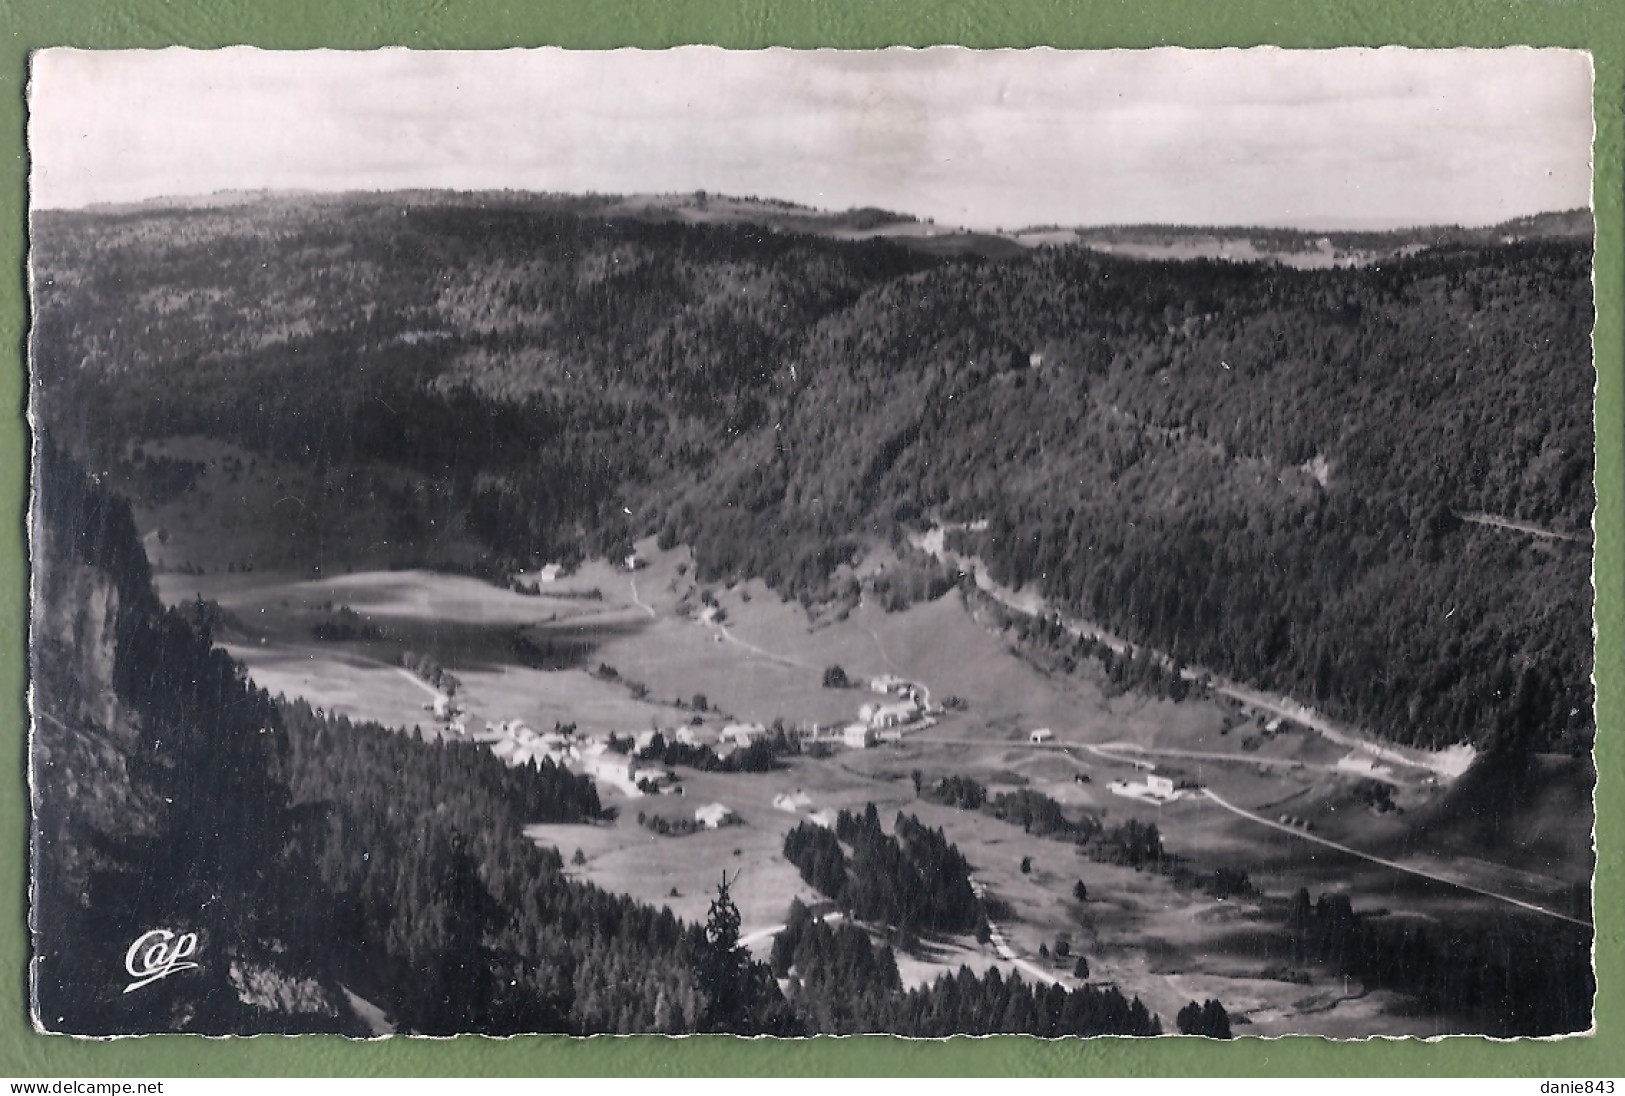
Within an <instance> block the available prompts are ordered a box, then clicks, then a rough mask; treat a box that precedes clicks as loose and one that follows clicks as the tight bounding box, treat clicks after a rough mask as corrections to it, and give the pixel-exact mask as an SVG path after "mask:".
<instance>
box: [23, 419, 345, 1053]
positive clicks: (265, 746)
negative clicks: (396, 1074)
mask: <svg viewBox="0 0 1625 1096" xmlns="http://www.w3.org/2000/svg"><path fill="white" fill-rule="evenodd" d="M33 519H34V520H33V526H32V529H31V544H32V558H33V589H32V595H33V603H32V625H31V631H30V641H31V649H30V658H31V662H30V664H31V670H32V675H33V683H32V689H31V695H30V705H31V709H32V714H33V729H32V735H31V738H30V757H29V762H30V779H31V791H32V803H33V808H34V830H33V835H32V837H33V840H32V864H33V889H32V903H31V908H30V921H31V927H32V929H33V940H34V956H33V961H32V964H31V981H32V990H33V1006H34V1018H35V1022H36V1024H37V1025H38V1026H40V1027H42V1028H44V1029H46V1030H51V1031H64V1032H72V1033H75V1034H115V1033H139V1032H161V1031H194V1032H203V1033H211V1034H213V1033H237V1032H240V1033H249V1032H258V1031H359V1030H363V1028H362V1025H361V1024H360V1022H359V1021H358V1020H357V1019H356V1017H355V1015H354V1013H353V1010H352V1009H351V1008H350V1006H349V1005H348V1004H347V1003H346V999H345V995H344V994H343V993H342V992H341V991H340V989H339V987H337V986H336V985H332V984H330V983H329V982H328V981H327V980H326V979H324V978H323V976H322V974H321V963H320V947H319V942H318V944H317V946H312V942H311V941H310V940H308V939H306V936H307V935H309V936H319V935H320V933H319V931H317V932H310V931H309V930H310V929H311V928H312V927H314V928H316V929H317V930H319V927H320V925H321V924H322V923H323V921H322V917H323V911H322V902H323V896H322V894H321V892H320V889H319V888H315V889H313V888H312V887H311V885H310V882H311V875H312V874H313V873H311V872H309V871H308V870H306V867H305V865H306V864H307V863H308V861H307V859H306V851H305V850H300V849H297V848H290V841H293V840H294V839H295V837H296V835H295V834H294V833H293V829H294V826H295V816H294V815H293V813H292V812H291V810H290V809H289V808H288V797H287V792H286V788H285V787H283V786H282V784H281V783H280V780H279V776H278V774H279V771H280V766H279V765H278V764H277V759H278V747H279V746H280V745H281V728H280V724H279V723H278V722H277V713H276V711H275V709H274V708H273V707H272V706H271V705H270V703H269V701H268V700H266V699H265V698H264V697H263V695H261V694H259V693H257V692H256V691H255V690H254V689H253V687H252V686H251V685H249V684H248V683H246V682H244V681H242V680H241V679H240V678H239V677H238V674H237V671H236V667H234V666H233V665H232V664H231V663H230V660H229V659H226V658H225V657H224V655H222V654H221V653H220V652H219V651H216V650H214V649H213V648H212V647H211V646H210V644H209V641H208V639H207V637H206V636H202V635H199V634H198V633H197V632H196V631H195V630H194V629H193V628H192V627H191V626H190V624H189V623H188V622H187V621H185V620H184V619H182V618H181V617H180V616H178V615H177V614H175V613H173V612H170V611H166V610H164V609H162V608H161V607H160V606H159V604H158V601H157V599H156V597H155V596H154V595H153V592H152V588H151V579H150V573H149V571H148V568H147V564H146V558H145V555H144V554H143V553H142V549H141V546H140V543H139V541H138V540H137V539H136V536H135V529H134V523H133V521H132V520H131V518H130V511H129V508H128V506H127V505H126V504H125V503H124V502H123V500H122V499H119V498H118V497H116V496H114V495H112V494H111V493H109V492H107V491H105V490H104V489H102V488H101V487H100V486H99V485H98V484H96V483H95V482H94V481H92V480H90V479H89V478H88V477H86V476H85V475H84V474H83V473H82V472H80V471H79V470H78V469H77V468H76V467H74V466H73V465H72V464H71V463H70V462H68V461H67V460H66V459H65V458H63V457H61V456H60V455H58V454H56V453H55V452H54V451H52V450H51V449H50V447H49V444H48V443H47V444H46V445H44V446H42V451H41V453H40V455H39V460H38V463H37V466H36V495H35V505H34V512H33ZM294 843H295V844H297V842H296V841H294ZM187 938H190V942H189V943H187V944H185V945H184V949H185V950H186V951H187V952H188V954H187V955H185V956H183V957H182V958H184V959H185V963H184V964H181V963H176V964H174V969H173V971H171V972H170V973H169V974H165V975H163V976H161V977H159V978H157V979H152V980H150V981H146V982H145V983H144V984H140V985H136V986H135V988H134V989H130V990H128V991H127V989H126V987H128V986H131V985H132V983H140V982H141V981H142V977H143V975H144V974H148V973H151V972H154V971H159V972H162V971H164V970H166V969H167V967H166V966H165V964H166V961H167V960H170V959H174V958H176V955H175V952H176V950H177V948H179V947H180V945H178V944H177V943H176V942H177V941H179V940H182V939H187ZM139 940H148V941H149V944H148V947H147V950H145V951H142V950H141V949H136V950H132V946H133V945H135V944H136V942H137V941H139ZM160 945H161V946H160ZM154 948H156V949H157V950H153V949H154Z"/></svg>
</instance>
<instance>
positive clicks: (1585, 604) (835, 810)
mask: <svg viewBox="0 0 1625 1096" xmlns="http://www.w3.org/2000/svg"><path fill="white" fill-rule="evenodd" d="M1591 103H1592V68H1591V61H1590V58H1589V57H1588V55H1587V54H1585V53H1582V52H1574V51H1563V50H1532V49H1516V50H1476V51H1475V50H1438V51H1424V50H1401V49H1385V50H1376V51H1367V50H1336V51H1326V52H1307V51H1303V52H1294V51H1282V50H1225V51H1191V50H1173V49H1168V50H1149V51H1116V52H1113V51H1102V52H1064V51H1054V50H1031V51H973V50H964V49H931V50H923V51H913V50H885V51H877V52H839V51H809V52H795V51H789V50H766V51H759V52H728V51H724V50H719V49H712V48H703V47H695V48H683V49H675V50H669V51H664V52H639V51H632V50H627V51H615V52H601V53H594V52H567V51H561V50H515V51H506V52H493V53H433V52H414V51H407V50H386V51H379V52H354V53H338V52H309V53H299V52H288V53H278V52H266V51H258V50H250V49H230V50H223V51H213V52H194V51H185V50H163V51H145V52H144V51H108V52H93V51H78V50H47V51H44V52H42V53H40V54H37V55H36V56H35V57H34V59H33V63H32V73H31V86H30V92H29V111H30V121H29V140H30V150H31V156H32V166H31V199H30V200H31V206H30V270H29V277H30V290H31V298H32V327H31V334H30V364H31V371H32V374H31V389H30V407H29V410H30V421H31V423H32V426H33V432H34V461H33V489H34V492H33V500H32V506H31V525H30V544H31V555H32V565H31V567H32V580H31V581H32V591H31V592H32V615H31V622H32V635H31V648H30V650H31V654H30V670H31V693H30V707H31V716H32V737H31V748H30V755H29V760H30V780H31V789H32V797H33V800H32V805H33V832H32V842H31V849H32V896H31V902H30V916H31V930H32V940H33V955H32V963H31V968H30V978H31V1001H32V1008H33V1013H34V1022H35V1024H36V1026H37V1027H38V1028H40V1029H41V1030H44V1031H50V1032H61V1033H68V1034H76V1035H111V1034H143V1033H156V1032H202V1033H213V1034H244V1035H246V1034H255V1033H266V1032H338V1033H343V1034H347V1035H351V1036H356V1037H373V1036H384V1035H392V1034H398V1035H447V1034H456V1033H463V1032H480V1033H490V1034H510V1033H525V1032H562V1033H569V1034H577V1035H587V1034H594V1033H606V1032H608V1033H668V1034H683V1033H695V1032H728V1033H735V1034H740V1035H772V1036H782V1037H799V1036H806V1035H813V1034H820V1033H834V1034H851V1033H863V1032H889V1033H894V1034H898V1035H903V1036H910V1037H938V1036H946V1035H952V1034H988V1033H1027V1034H1033V1035H1039V1036H1044V1037H1052V1038H1053V1037H1076V1036H1096V1035H1134V1036H1155V1035H1164V1034H1166V1035H1174V1034H1181V1033H1183V1034H1195V1035H1202V1036H1208V1037H1211V1038H1215V1039H1227V1038H1241V1037H1249V1036H1277V1035H1285V1034H1318V1035H1325V1036H1330V1037H1334V1038H1340V1039H1353V1038H1365V1037H1370V1036H1419V1037H1431V1036H1436V1035H1447V1034H1458V1033H1473V1034H1488V1035H1493V1036H1498V1037H1521V1036H1550V1035H1562V1034H1570V1033H1576V1032H1585V1031H1588V1030H1590V1029H1591V1026H1592V1004H1593V997H1594V987H1595V978H1594V972H1593V964H1592V936H1593V929H1592V874H1593V865H1594V853H1593V842H1592V831H1593V810H1592V802H1593V786H1594V783H1595V774H1594V769H1593V763H1592V742H1593V737H1594V730H1595V718H1594V705H1593V689H1592V662H1593V658H1592V651H1593V642H1592V580H1591V574H1592V511H1593V505H1594V491H1593V476H1592V471H1593V468H1592V464H1593V462H1592V453H1593V435H1592V409H1593V386H1594V380H1595V371H1594V367H1593V362H1592V346H1591V331H1592V322H1593V293H1592V277H1591V270H1592V251H1593V230H1592V216H1591V143H1592V134H1593V129H1592V116H1591Z"/></svg>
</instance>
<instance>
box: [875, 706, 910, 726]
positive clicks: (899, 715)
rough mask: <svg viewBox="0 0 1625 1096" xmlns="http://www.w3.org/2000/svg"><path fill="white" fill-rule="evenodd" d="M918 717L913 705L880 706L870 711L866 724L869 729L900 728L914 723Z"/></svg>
mask: <svg viewBox="0 0 1625 1096" xmlns="http://www.w3.org/2000/svg"><path fill="white" fill-rule="evenodd" d="M864 707H866V708H868V707H870V706H869V705H867V704H866V705H864ZM918 715H919V709H918V708H916V707H915V706H914V705H913V704H882V705H880V706H879V707H878V708H873V709H872V710H871V711H870V713H869V717H868V722H869V726H871V727H901V726H902V725H903V724H905V723H912V722H914V720H915V718H916V717H918Z"/></svg>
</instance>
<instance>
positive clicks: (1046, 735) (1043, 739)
mask: <svg viewBox="0 0 1625 1096" xmlns="http://www.w3.org/2000/svg"><path fill="white" fill-rule="evenodd" d="M1027 741H1028V742H1031V743H1032V744H1033V745H1034V746H1042V745H1044V744H1045V743H1047V742H1054V741H1055V732H1054V731H1052V730H1050V729H1049V728H1048V727H1040V728H1038V729H1037V730H1036V731H1034V732H1033V733H1032V734H1030V735H1028V736H1027Z"/></svg>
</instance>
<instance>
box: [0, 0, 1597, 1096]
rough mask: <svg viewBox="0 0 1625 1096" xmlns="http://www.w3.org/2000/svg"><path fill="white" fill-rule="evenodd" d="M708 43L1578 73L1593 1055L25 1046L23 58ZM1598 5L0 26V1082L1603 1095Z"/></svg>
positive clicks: (499, 7)
mask: <svg viewBox="0 0 1625 1096" xmlns="http://www.w3.org/2000/svg"><path fill="white" fill-rule="evenodd" d="M695 42H709V43H714V44H717V45H722V46H729V47H735V48H741V49H754V48H760V47H764V46H770V45H781V46H794V47H815V46H838V47H846V48H873V47H880V46H887V45H899V44H901V45H914V46H927V45H935V44H940V43H958V44H962V45H967V46H978V47H994V46H1038V45H1050V46H1056V47H1062V48H1105V47H1140V48H1143V47H1149V46H1162V45H1181V46H1196V47H1213V46H1249V45H1259V44H1272V45H1278V46H1285V47H1300V48H1306V47H1330V46H1356V45H1358V46H1380V45H1389V44H1402V45H1408V46H1417V47H1451V46H1483V47H1489V46H1507V45H1520V44H1523V45H1535V46H1565V47H1573V48H1579V49H1586V50H1590V51H1591V52H1592V55H1593V57H1594V60H1595V77H1596V84H1595V88H1596V125H1597V131H1596V132H1597V141H1596V152H1595V157H1596V161H1595V162H1596V171H1595V184H1594V185H1595V212H1596V223H1597V244H1598V247H1597V258H1596V290H1597V306H1598V322H1597V328H1596V341H1595V346H1596V361H1597V370H1598V389H1597V422H1598V431H1597V452H1596V456H1597V497H1598V511H1597V536H1596V545H1597V621H1596V623H1597V668H1598V678H1599V680H1598V688H1597V701H1598V706H1599V711H1598V720H1597V728H1598V732H1599V733H1598V745H1597V765H1598V769H1599V771H1600V772H1601V774H1602V775H1601V785H1600V787H1599V789H1598V800H1599V803H1598V814H1597V841H1598V848H1599V850H1600V854H1599V857H1598V867H1597V891H1596V894H1597V909H1598V910H1599V914H1598V917H1597V924H1598V934H1597V949H1596V954H1597V974H1598V982H1599V985H1600V989H1599V995H1598V998H1597V1011H1596V1033H1595V1034H1594V1035H1592V1036H1589V1037H1578V1038H1572V1039H1564V1040H1554V1041H1547V1042H1540V1041H1523V1042H1515V1043H1494V1042H1491V1041H1489V1040H1483V1039H1469V1038H1452V1039H1445V1040H1441V1041H1435V1042H1432V1043H1424V1042H1417V1041H1407V1040H1399V1041H1395V1040H1372V1041H1368V1042H1365V1043H1331V1042H1327V1041H1325V1040H1321V1039H1313V1038H1290V1039H1280V1040H1274V1041H1265V1040H1260V1039H1247V1038H1243V1039H1238V1040H1237V1041H1235V1042H1234V1043H1231V1044H1215V1043H1210V1042H1204V1041H1201V1040H1193V1039H1174V1038H1168V1039H1162V1040H1155V1041H1143V1042H1136V1041H1131V1040H1124V1039H1095V1040H1082V1041H1079V1040H1066V1041H1057V1042H1043V1041H1040V1040H1036V1039H1029V1038H1022V1037H997V1038H989V1039H952V1040H948V1041H946V1042H909V1041H905V1040H899V1039H891V1038H885V1037H864V1038H854V1039H832V1038H820V1039H812V1040H806V1041H800V1042H794V1041H792V1042H775V1041H772V1040H765V1039H764V1040H756V1041H747V1040H730V1039H726V1038H713V1037H695V1038H688V1039H668V1038H663V1037H660V1036H634V1037H628V1038H613V1037H599V1038H594V1039H580V1040H570V1039H566V1038H558V1037H537V1038H520V1039H511V1040H491V1039H480V1038H463V1039H456V1040H449V1041H435V1040H422V1039H404V1038H396V1039H391V1040H386V1041H383V1042H377V1043H350V1042H346V1041H345V1040H342V1039H338V1038H332V1037H302V1038H281V1037H270V1036H262V1037H259V1038H256V1039H242V1040H218V1039H217V1040H208V1039H202V1038H196V1037H183V1036H154V1037H148V1038H141V1039H123V1040H116V1041H111V1042H92V1041H85V1040H74V1039H69V1038H65V1037H46V1036H40V1035H36V1034H34V1033H33V1032H32V1031H31V1030H30V1028H29V1024H28V1020H27V990H26V984H25V969H26V957H27V939H26V924H27V922H26V916H27V892H26V876H25V871H26V847H27V846H26V826H27V821H28V812H27V788H26V785H25V781H24V773H25V768H24V751H25V746H26V737H27V736H26V728H27V708H26V701H25V693H26V680H27V678H26V672H25V645H24V636H25V623H26V611H27V569H26V559H27V557H26V550H25V543H24V514H25V506H24V503H25V500H26V497H27V496H26V467H27V451H28V450H27V440H26V439H27V424H26V422H25V421H24V419H23V414H22V412H23V407H24V404H25V394H26V382H25V371H24V365H23V362H24V356H23V354H24V346H25V340H26V333H27V319H26V317H27V312H26V290H25V286H26V282H25V276H24V269H25V267H24V263H25V255H26V219H25V213H24V211H25V209H26V184H27V153H26V145H25V141H24V121H25V107H24V93H25V87H26V77H27V61H28V52H29V51H30V50H33V49H38V48H41V47H45V46H53V45H74V46H85V47H98V48H113V47H158V46H164V45H172V44H178V45H186V46H196V47H213V46H223V45H230V44H235V43H248V44H252V45H257V46H264V47H270V48H278V49H304V48H311V47H318V46H328V47H337V48H344V49H370V48H374V47H377V46H384V45H404V46H413V47H424V48H428V47H435V48H458V49H480V48H491V47H499V46H515V45H562V46H567V47H573V48H580V49H601V48H609V47H614V46H642V47H664V46H674V45H680V44H685V43H695ZM1622 116H1625V3H1621V2H1620V0H1549V2H1548V0H1450V2H1440V0H1343V2H1340V3H1339V2H1335V0H1334V2H1331V3H1324V4H1316V3H1313V2H1312V0H1077V2H1071V3H1068V2H1061V0H998V2H989V0H975V2H967V3H960V4H949V3H943V2H940V0H899V2H886V0H791V2H782V0H781V2H777V3H769V2H767V0H589V2H588V3H567V2H556V0H545V2H540V3H530V2H525V0H328V2H324V0H0V154H3V155H0V270H4V271H5V276H4V277H3V279H0V345H3V347H4V351H3V354H0V404H3V406H4V408H5V410H4V412H3V413H0V515H3V516H0V773H3V774H4V775H3V777H0V896H3V898H0V908H3V910H4V913H3V914H0V1002H3V1004H0V1076H18V1077H34V1078H39V1079H46V1078H52V1079H57V1078H69V1077H93V1076H106V1075H123V1076H126V1077H141V1076H148V1077H150V1076H166V1075H167V1076H186V1075H192V1076H228V1075H319V1074H361V1075H372V1076H379V1075H392V1074H413V1075H487V1076H500V1075H547V1074H580V1075H588V1074H630V1075H637V1074H644V1075H666V1074H700V1075H704V1074H739V1075H749V1074H763V1075H785V1074H791V1075H820V1074H826V1075H827V1074H860V1075H872V1074H904V1075H971V1074H993V1075H1038V1076H1058V1075H1069V1074H1084V1075H1088V1074H1094V1075H1108V1076H1123V1075H1132V1076H1160V1075H1212V1076H1231V1075H1240V1076H1246V1075H1275V1076H1305V1075H1316V1074H1320V1075H1361V1074H1366V1075H1390V1076H1423V1075H1441V1076H1474V1075H1502V1076H1530V1077H1549V1078H1585V1077H1587V1076H1590V1077H1598V1076H1607V1075H1616V1076H1617V1075H1622V1074H1625V1068H1622V1066H1625V870H1622V869H1625V862H1622V857H1621V851H1622V849H1625V767H1622V764H1621V762H1622V759H1625V750H1622V748H1621V742H1620V736H1621V734H1622V733H1625V673H1622V672H1621V671H1622V670H1625V660H1622V655H1625V628H1622V625H1625V600H1622V590H1621V585H1622V582H1625V559H1622V551H1625V540H1622V536H1621V534H1622V532H1625V530H1622V527H1621V517H1622V514H1621V490H1622V487H1625V482H1622V481H1625V451H1622V450H1625V421H1622V415H1621V410H1622V408H1621V395H1622V390H1621V379H1622V375H1625V369H1622V358H1625V354H1622V340H1621V319H1622V313H1625V307H1622V295H1625V278H1622V271H1621V258H1622V247H1621V224H1622V220H1621V203H1622V197H1625V193H1622V191H1625V187H1622V175H1621V158H1622V148H1625V142H1622V132H1621V123H1622Z"/></svg>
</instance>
